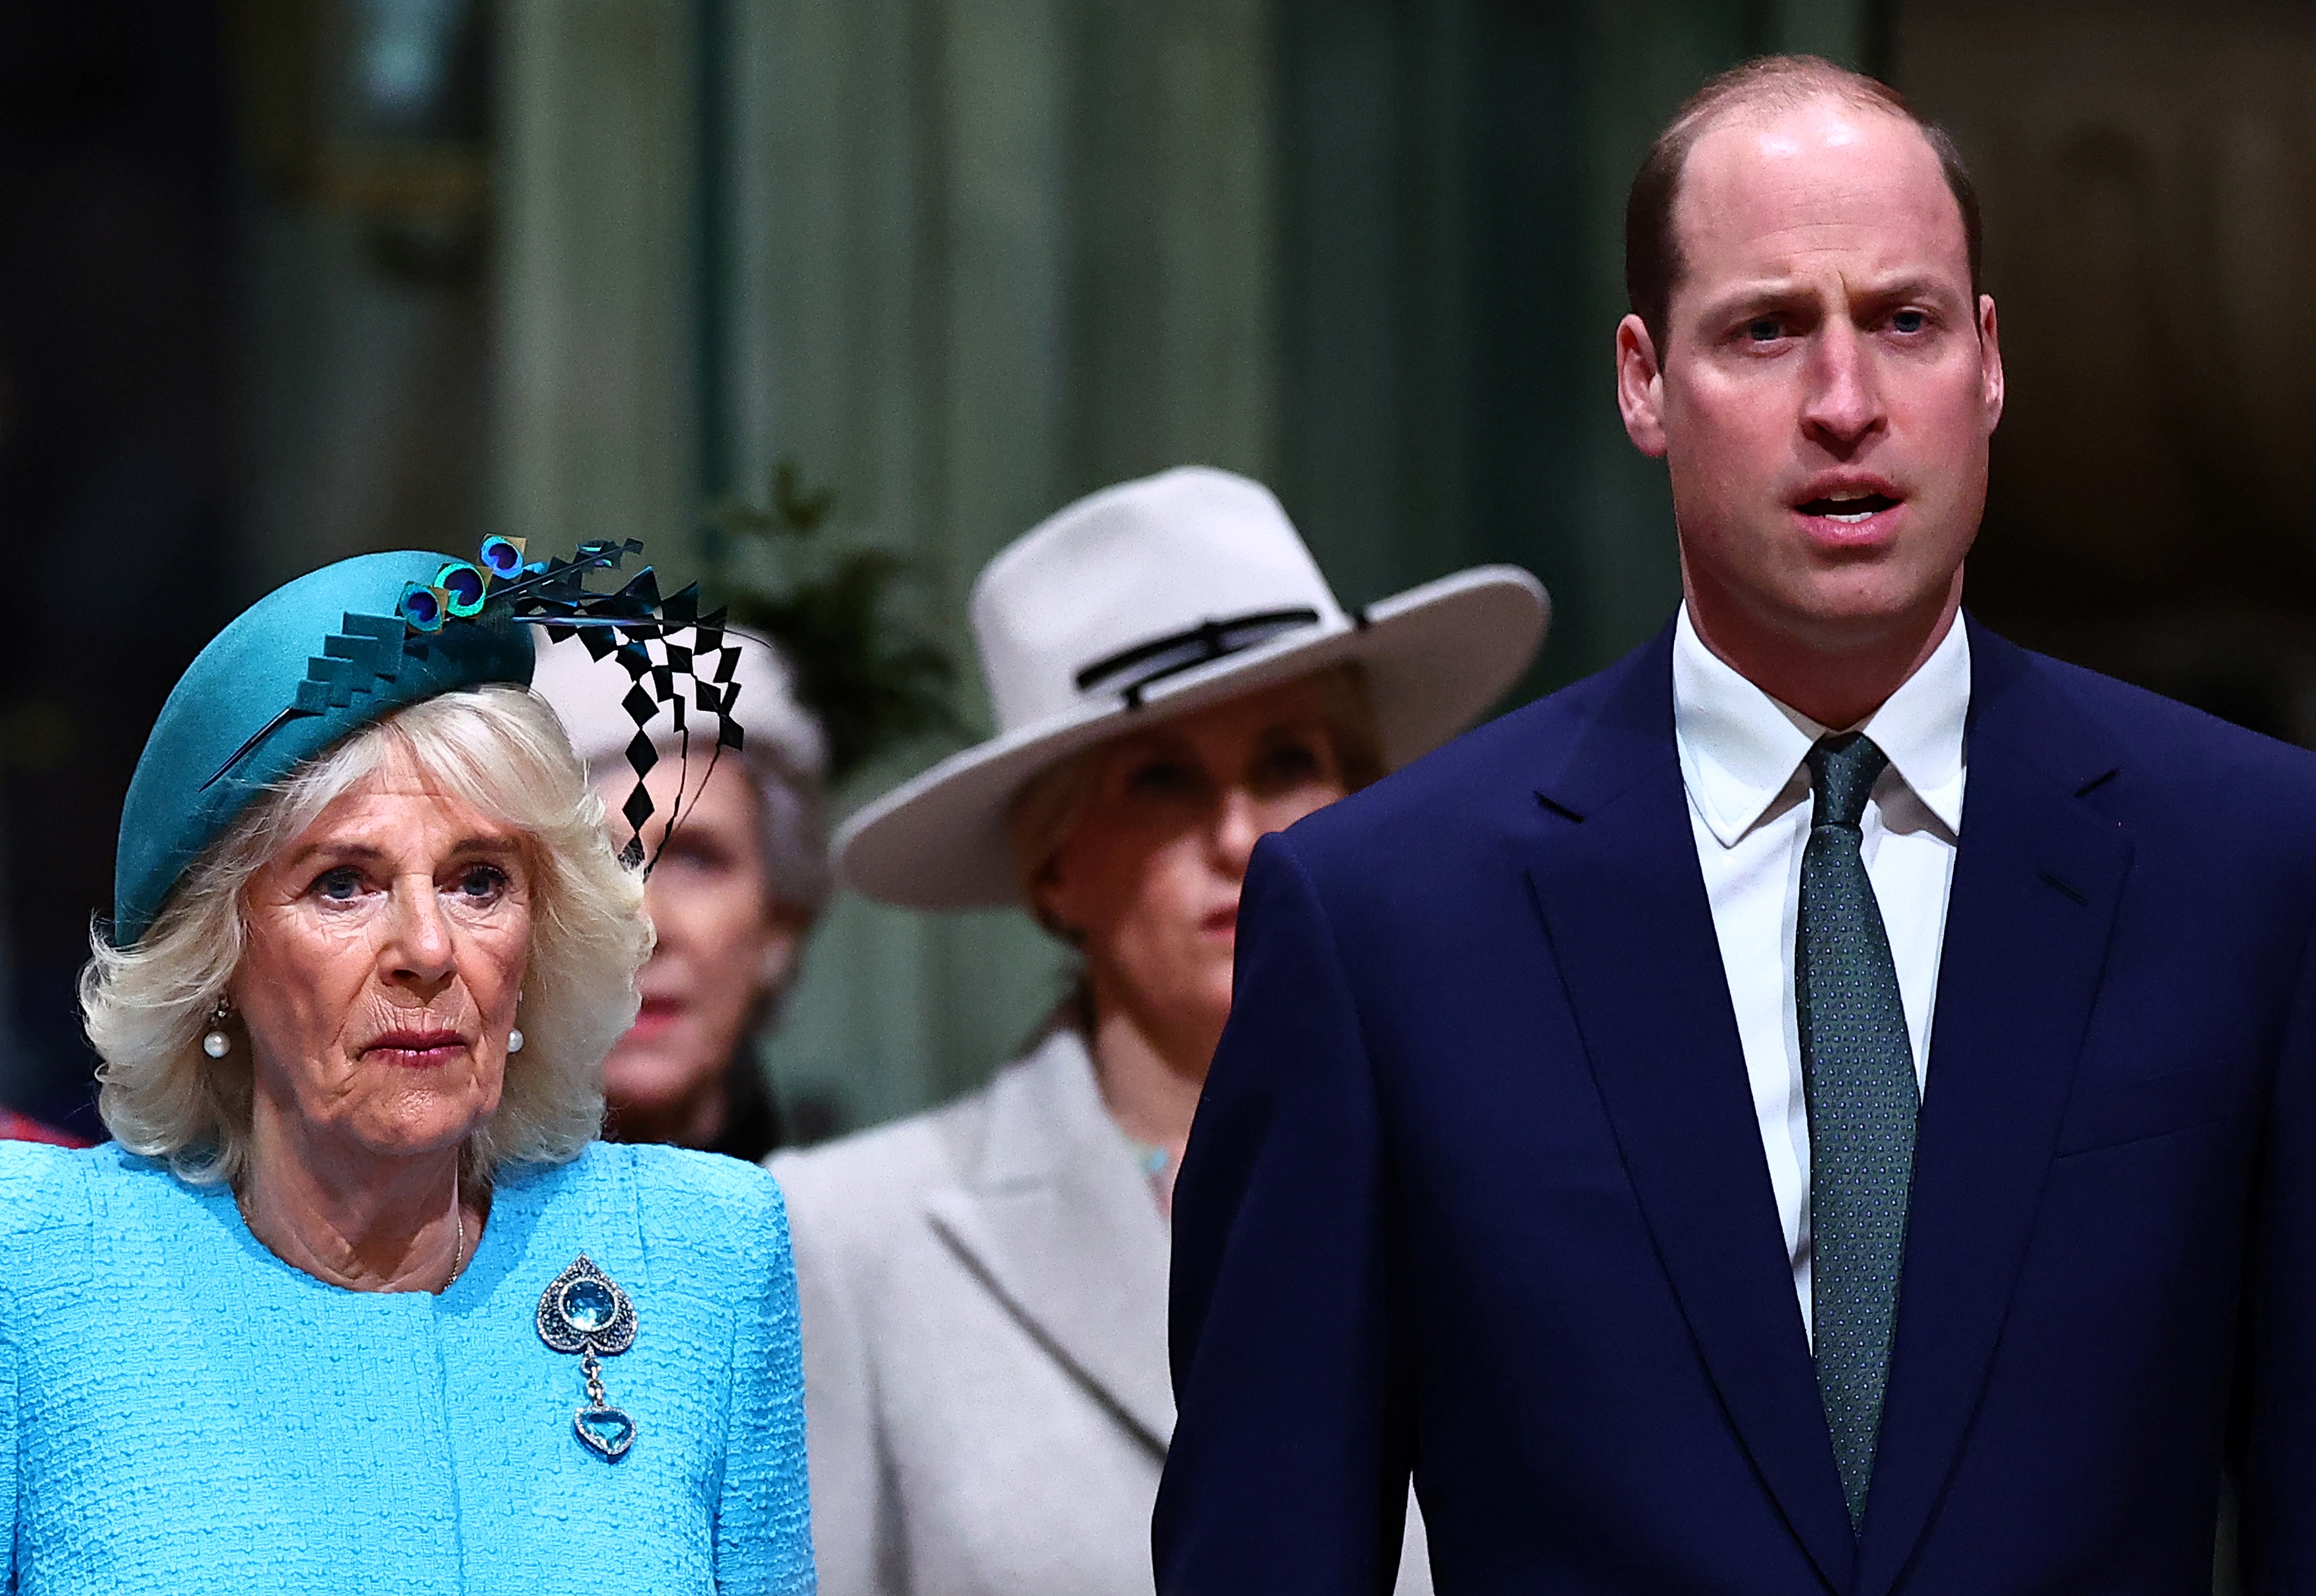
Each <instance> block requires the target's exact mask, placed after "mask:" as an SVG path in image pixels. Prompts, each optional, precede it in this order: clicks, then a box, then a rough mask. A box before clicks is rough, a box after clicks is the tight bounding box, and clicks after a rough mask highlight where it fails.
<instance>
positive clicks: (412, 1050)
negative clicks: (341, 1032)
mask: <svg viewBox="0 0 2316 1596" xmlns="http://www.w3.org/2000/svg"><path fill="white" fill-rule="evenodd" d="M466 1045H467V1039H466V1038H465V1037H463V1036H461V1035H459V1033H457V1032H456V1031H389V1032H387V1033H386V1034H385V1035H384V1036H381V1037H379V1039H378V1040H377V1041H375V1042H371V1043H370V1045H369V1046H368V1047H366V1048H364V1049H362V1052H363V1054H364V1056H366V1057H371V1058H376V1059H378V1060H379V1061H381V1062H383V1063H387V1064H399V1065H403V1066H405V1067H407V1068H414V1069H425V1068H432V1067H433V1066H435V1065H438V1064H447V1063H449V1062H450V1060H452V1059H454V1058H456V1057H457V1056H458V1055H459V1053H460V1052H461V1051H464V1049H465V1048H466Z"/></svg>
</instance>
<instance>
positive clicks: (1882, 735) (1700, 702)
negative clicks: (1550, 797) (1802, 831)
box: [1672, 604, 1970, 847]
mask: <svg viewBox="0 0 2316 1596" xmlns="http://www.w3.org/2000/svg"><path fill="white" fill-rule="evenodd" d="M1672 707H1673V736H1674V740H1675V742H1676V743H1677V744H1678V745H1679V752H1680V774H1681V779H1682V781H1683V783H1684V784H1685V785H1687V786H1688V792H1689V796H1690V798H1691V800H1692V801H1693V802H1695V803H1696V805H1697V812H1698V813H1699V814H1700V815H1701V816H1703V817H1704V820H1705V824H1706V829H1709V830H1710V831H1711V832H1712V833H1713V835H1714V837H1715V839H1717V840H1718V841H1719V842H1720V844H1721V846H1722V847H1734V846H1736V843H1737V840H1738V838H1741V837H1743V836H1744V835H1745V833H1747V832H1748V831H1750V830H1751V829H1753V828H1754V827H1755V826H1757V825H1759V823H1760V821H1761V819H1762V817H1763V816H1764V815H1765V814H1766V813H1767V812H1768V809H1769V806H1770V805H1771V804H1773V803H1775V802H1777V799H1778V797H1779V796H1780V795H1781V794H1784V793H1785V792H1786V788H1787V787H1789V786H1792V785H1794V784H1795V773H1796V772H1797V771H1799V770H1800V769H1801V767H1802V761H1803V759H1804V758H1806V757H1807V756H1808V753H1809V750H1810V747H1811V745H1812V744H1813V743H1814V742H1816V741H1817V740H1818V739H1819V738H1821V737H1822V736H1824V735H1825V734H1826V732H1828V731H1829V730H1830V729H1831V728H1828V727H1824V726H1821V725H1819V724H1818V723H1816V722H1815V721H1813V720H1811V719H1810V718H1809V717H1808V716H1807V715H1805V714H1802V713H1801V712H1800V711H1798V710H1795V709H1789V708H1787V707H1786V705H1782V704H1780V703H1778V702H1777V700H1776V699H1774V698H1772V697H1770V696H1768V694H1767V693H1764V692H1763V691H1761V689H1760V688H1759V687H1755V686H1754V685H1753V684H1752V683H1751V682H1750V681H1748V680H1747V679H1746V678H1744V677H1743V676H1742V675H1741V674H1740V673H1739V672H1738V670H1737V669H1736V668H1735V667H1734V666H1733V665H1731V664H1730V663H1729V662H1728V661H1725V660H1724V659H1722V658H1721V657H1720V656H1719V655H1717V654H1715V652H1713V651H1712V650H1711V649H1708V648H1706V646H1705V640H1704V639H1703V638H1701V637H1699V636H1698V635H1697V628H1696V626H1695V625H1693V624H1691V622H1690V620H1689V618H1688V606H1687V605H1686V604H1684V605H1682V606H1681V608H1680V616H1679V619H1678V620H1677V621H1676V622H1675V623H1674V626H1673V642H1672ZM1969 710H1970V639H1969V636H1968V634H1967V631H1966V629H1965V628H1964V625H1963V624H1962V620H1961V617H1960V616H1956V617H1955V624H1954V625H1951V626H1949V627H1947V628H1946V636H1945V637H1944V638H1942V639H1941V640H1940V641H1939V643H1938V646H1937V648H1935V649H1933V650H1931V651H1930V657H1929V659H1927V660H1925V661H1922V663H1921V665H1920V667H1919V668H1918V669H1916V670H1915V672H1914V673H1913V675H1911V676H1910V677H1908V678H1906V679H1905V680H1904V681H1903V682H1902V683H1900V684H1899V687H1898V690H1897V691H1896V692H1894V693H1893V694H1891V695H1890V696H1889V698H1888V699H1887V700H1885V701H1884V704H1883V705H1882V707H1881V708H1879V709H1877V710H1875V712H1874V713H1873V714H1871V715H1869V716H1867V717H1866V723H1865V725H1864V726H1862V727H1860V728H1859V730H1861V731H1863V732H1865V733H1866V736H1868V737H1870V738H1872V739H1873V740H1874V742H1875V746H1876V747H1877V748H1879V749H1881V750H1882V751H1883V752H1884V754H1887V755H1888V756H1889V758H1890V766H1891V768H1892V769H1893V770H1895V771H1896V772H1897V773H1898V776H1899V779H1900V780H1902V781H1903V782H1904V783H1905V784H1906V785H1907V786H1908V787H1909V788H1911V789H1912V791H1913V794H1914V795H1915V796H1916V797H1917V798H1919V799H1920V800H1921V802H1922V805H1923V807H1924V808H1926V809H1928V810H1929V811H1930V812H1931V813H1932V814H1934V815H1936V816H1937V819H1938V820H1939V822H1940V824H1942V825H1944V826H1945V827H1946V830H1947V831H1948V832H1949V833H1950V834H1952V835H1954V836H1956V837H1959V836H1960V835H1961V834H1962V795H1963V776H1964V760H1963V722H1964V718H1965V716H1966V715H1967V714H1968V713H1969ZM1804 779H1805V778H1804Z"/></svg>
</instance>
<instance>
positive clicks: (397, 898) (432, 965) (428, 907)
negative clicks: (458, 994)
mask: <svg viewBox="0 0 2316 1596" xmlns="http://www.w3.org/2000/svg"><path fill="white" fill-rule="evenodd" d="M387 913H388V916H389V917H390V918H389V919H388V922H387V942H386V946H385V947H384V948H383V949H382V950H381V953H382V954H383V956H384V958H383V962H385V964H386V966H387V976H388V979H390V980H393V981H394V982H395V983H396V984H397V985H400V986H407V987H411V988H413V989H415V990H416V991H417V992H418V994H419V996H421V997H422V998H432V997H433V996H434V994H435V993H436V992H438V991H440V990H441V986H442V983H443V981H445V980H448V979H449V977H450V971H451V970H452V969H453V968H454V967H455V966H456V964H457V962H458V953H457V948H456V946H455V945H454V944H453V942H452V939H451V935H450V921H449V919H448V918H445V917H444V915H443V913H442V903H441V899H440V898H439V897H438V896H437V895H436V893H435V891H434V882H432V879H431V878H430V879H411V878H405V879H404V880H401V881H398V882H395V884H394V894H393V904H392V907H391V908H390V909H388V910H387Z"/></svg>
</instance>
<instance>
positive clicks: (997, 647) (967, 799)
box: [836, 466, 1551, 909]
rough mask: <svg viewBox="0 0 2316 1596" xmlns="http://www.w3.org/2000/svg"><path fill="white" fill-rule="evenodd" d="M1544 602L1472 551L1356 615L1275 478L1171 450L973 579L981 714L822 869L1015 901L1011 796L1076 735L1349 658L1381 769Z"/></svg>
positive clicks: (1449, 719)
mask: <svg viewBox="0 0 2316 1596" xmlns="http://www.w3.org/2000/svg"><path fill="white" fill-rule="evenodd" d="M1550 616H1551V601H1550V599H1547V598H1546V596H1545V590H1544V585H1543V584H1542V583H1541V582H1539V581H1537V580H1536V578H1535V577H1533V576H1531V575H1529V574H1528V572H1525V571H1523V570H1521V569H1520V568H1519V567H1518V566H1516V565H1482V566H1476V567H1474V568H1473V569H1471V570H1469V571H1459V572H1456V574H1454V575H1453V576H1447V577H1442V578H1440V579H1439V581H1432V582H1426V583H1424V584H1423V585H1422V586H1421V587H1416V588H1410V589H1408V590H1406V591H1405V592H1403V593H1396V594H1394V595H1393V596H1392V597H1391V598H1388V599H1380V600H1378V601H1377V602H1376V603H1374V604H1370V605H1368V606H1367V608H1366V609H1365V610H1363V611H1361V612H1360V613H1358V614H1357V615H1351V614H1348V613H1346V612H1345V611H1344V609H1343V607H1342V606H1341V605H1340V604H1338V603H1337V602H1336V601H1335V596H1334V594H1333V592H1332V591H1331V590H1329V588H1328V586H1327V581H1326V578H1325V577H1323V576H1322V575H1321V574H1320V573H1319V567H1318V565H1317V564H1316V563H1314V561H1313V560H1312V558H1311V553H1310V551H1309V550H1308V549H1306V548H1305V547H1304V546H1303V539H1302V537H1301V536H1299V535H1298V534H1297V533H1296V530H1295V526H1294V523H1293V522H1291V521H1289V520H1288V519H1287V512H1286V511H1285V510H1283V509H1281V508H1280V507H1279V503H1278V500H1277V499H1276V498H1274V497H1272V495H1271V493H1270V491H1269V489H1268V488H1265V487H1263V486H1262V485H1261V484H1260V483H1255V482H1251V481H1249V480H1248V479H1247V478H1245V477H1243V476H1236V475H1234V474H1231V473H1229V472H1226V471H1215V470H1210V469H1207V468H1206V467H1203V466H1184V467H1180V468H1179V469H1176V470H1173V471H1167V472H1162V473H1161V474H1158V475H1156V476H1148V477H1144V478H1142V479H1140V480H1139V481H1136V482H1129V483H1119V484H1118V485H1117V486H1116V487H1111V488H1105V489H1103V490H1102V491H1101V492H1098V493H1095V494H1092V495H1091V496H1090V497H1088V498H1084V499H1081V500H1079V501H1077V502H1076V503H1074V504H1073V505H1070V506H1069V507H1068V508H1067V509H1065V510H1061V511H1059V512H1058V513H1056V514H1055V515H1054V516H1052V517H1050V518H1048V519H1047V520H1045V521H1042V522H1040V523H1039V524H1038V526H1036V527H1035V528H1031V529H1030V530H1029V532H1027V533H1024V534H1023V535H1022V536H1020V538H1018V539H1016V540H1015V541H1014V542H1013V543H1012V544H1011V545H1009V546H1007V547H1006V548H1005V549H1004V550H1002V552H1000V553H999V554H998V555H997V556H996V557H995V558H994V559H993V560H991V561H990V562H989V563H988V565H986V566H985V567H984V568H983V570H982V572H981V576H980V579H979V580H978V581H975V583H974V587H973V601H972V620H973V632H974V640H975V643H976V644H977V645H978V648H979V652H980V655H981V668H982V671H983V674H984V678H986V680H987V683H988V687H989V697H990V703H991V705H992V707H993V710H994V711H995V714H996V719H997V726H998V731H997V735H996V736H994V737H993V738H991V739H990V740H988V741H986V742H983V743H979V744H976V745H975V746H974V747H972V748H969V749H965V750H964V751H963V752H961V753H958V754H954V755H951V756H950V757H949V758H946V759H943V760H942V761H941V762H940V764H938V765H935V766H934V767H932V768H931V769H930V770H927V771H926V772H925V773H924V774H923V775H922V776H917V777H916V778H915V779H914V780H912V781H909V782H906V783H904V784H903V785H901V786H899V787H897V788H895V789H894V791H892V792H890V793H888V794H886V795H885V796H884V797H882V798H880V799H878V800H877V801H876V802H873V803H871V804H869V805H868V806H867V807H866V808H864V809H863V810H861V811H860V812H859V813H858V814H856V815H854V816H853V817H852V819H851V820H849V821H847V822H846V824H845V825H844V827H843V829H842V830H841V831H840V832H839V833H838V834H837V838H836V861H837V873H838V875H839V876H840V877H841V878H842V880H843V882H845V883H846V884H847V885H849V886H851V887H853V888H855V889H856V890H858V891H861V892H863V893H866V894H867V895H868V896H869V897H871V898H877V899H881V900H884V901H885V902H887V903H895V904H899V905H901V906H903V907H904V908H909V909H985V908H995V907H1000V906H1003V905H1008V904H1013V903H1018V902H1019V901H1020V882H1019V880H1018V879H1017V877H1016V875H1015V873H1014V865H1013V858H1012V852H1011V843H1010V842H1009V840H1008V838H1007V836H1006V826H1005V822H1006V813H1007V811H1008V810H1009V809H1010V807H1011V804H1012V802H1013V799H1014V797H1015V795H1016V794H1019V793H1020V790H1021V788H1022V786H1023V785H1025V784H1026V783H1028V782H1029V779H1030V778H1031V777H1033V776H1036V775H1038V772H1040V771H1042V770H1045V769H1047V767H1050V766H1053V765H1055V764H1057V763H1059V762H1060V761H1061V760H1063V759H1065V758H1068V757H1069V756H1071V755H1072V754H1074V753H1076V752H1078V751H1079V750H1080V749H1086V748H1091V747H1092V746H1093V745H1094V744H1096V743H1098V742H1100V741H1103V740H1106V739H1108V738H1111V737H1116V736H1118V735H1119V734H1121V733H1123V732H1130V731H1134V730H1136V729H1137V728H1139V727H1141V726H1144V725H1147V724H1150V723H1154V722H1157V721H1159V720H1162V719H1171V717H1173V716H1175V715H1180V714H1187V713H1189V711H1191V710H1195V709H1203V708H1205V707H1206V706H1207V705H1212V704H1216V703H1219V702H1221V701H1223V700H1225V699H1228V698H1235V697H1238V696H1242V695H1244V694H1248V693H1252V692H1257V691H1259V690H1260V689H1261V688H1264V687H1270V686H1272V685H1274V684H1276V683H1278V682H1284V681H1287V680H1290V679H1292V678H1296V677H1298V676H1304V675H1306V674H1308V673H1310V672H1312V671H1314V670H1319V669H1324V668H1326V667H1328V666H1331V665H1335V664H1339V663H1343V662H1346V661H1357V662H1358V664H1359V666H1360V667H1361V668H1362V669H1363V671H1364V673H1365V675H1366V677H1367V687H1368V690H1369V694H1370V696H1371V697H1372V698H1373V700H1374V704H1375V712H1376V723H1377V725H1378V728H1379V730H1380V732H1381V733H1382V736H1383V745H1384V746H1383V752H1384V758H1385V760H1386V761H1387V762H1388V763H1389V765H1390V766H1391V767H1393V768H1394V769H1396V768H1397V767H1400V766H1402V765H1403V764H1405V763H1407V761H1409V760H1410V759H1412V758H1416V757H1417V756H1418V755H1421V754H1424V753H1428V752H1429V751H1430V750H1431V749H1434V748H1437V747H1438V746H1439V744H1441V743H1443V742H1445V741H1447V740H1448V739H1449V738H1450V737H1453V736H1454V735H1455V734H1456V732H1461V731H1463V730H1464V729H1465V727H1467V726H1469V725H1470V724H1472V723H1473V722H1474V721H1476V720H1477V719H1478V718H1479V717H1480V716H1481V715H1482V714H1483V713H1485V712H1486V710H1487V709H1488V707H1489V706H1490V705H1492V704H1493V703H1494V702H1495V701H1496V699H1497V698H1498V697H1499V696H1501V694H1502V693H1503V691H1504V689H1505V688H1507V687H1510V686H1511V684H1512V683H1513V682H1514V681H1515V680H1517V679H1518V678H1519V674H1520V672H1521V671H1523V670H1525V669H1528V661H1530V660H1532V659H1534V658H1535V657H1536V652H1537V648H1538V647H1539V646H1541V644H1542V643H1543V642H1544V633H1545V624H1546V622H1547V621H1548V620H1549V618H1550Z"/></svg>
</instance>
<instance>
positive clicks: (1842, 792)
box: [1808, 732, 1890, 831]
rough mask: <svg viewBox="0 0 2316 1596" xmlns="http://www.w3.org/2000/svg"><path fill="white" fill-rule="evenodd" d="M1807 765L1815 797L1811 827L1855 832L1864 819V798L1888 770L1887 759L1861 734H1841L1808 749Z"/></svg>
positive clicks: (1821, 739)
mask: <svg viewBox="0 0 2316 1596" xmlns="http://www.w3.org/2000/svg"><path fill="white" fill-rule="evenodd" d="M1808 764H1809V772H1810V791H1811V793H1812V794H1814V797H1815V808H1814V809H1813V811H1812V813H1811V815H1810V825H1811V827H1812V828H1813V829H1814V828H1816V827H1819V826H1844V827H1847V828H1848V829H1850V830H1852V831H1855V830H1856V829H1857V825H1858V822H1859V821H1860V820H1864V819H1865V818H1866V794H1869V793H1871V792H1873V791H1874V784H1875V782H1877V781H1879V780H1881V779H1882V773H1883V772H1884V770H1886V769H1888V768H1889V767H1890V756H1889V755H1887V754H1885V753H1884V752H1883V751H1882V750H1881V749H1878V748H1875V746H1874V740H1873V739H1872V738H1870V737H1868V736H1866V734H1865V733H1864V732H1842V733H1840V734H1839V735H1838V736H1833V737H1821V738H1819V739H1818V740H1817V741H1816V743H1815V744H1813V746H1812V747H1811V749H1810V751H1809V760H1808Z"/></svg>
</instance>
